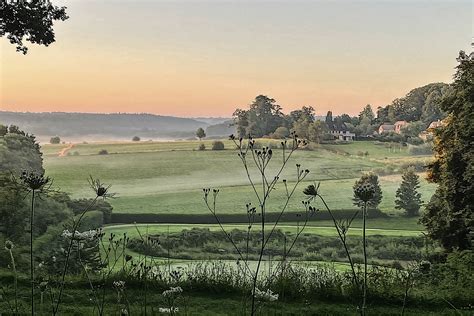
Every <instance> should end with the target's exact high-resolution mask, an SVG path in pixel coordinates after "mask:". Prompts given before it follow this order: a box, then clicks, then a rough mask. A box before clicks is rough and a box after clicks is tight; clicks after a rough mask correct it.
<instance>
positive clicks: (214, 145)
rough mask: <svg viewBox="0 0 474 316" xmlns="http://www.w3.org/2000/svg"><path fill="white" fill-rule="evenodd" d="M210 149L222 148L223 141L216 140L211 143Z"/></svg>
mask: <svg viewBox="0 0 474 316" xmlns="http://www.w3.org/2000/svg"><path fill="white" fill-rule="evenodd" d="M212 150H224V143H223V142H221V141H220V140H216V141H214V142H213V143H212Z"/></svg>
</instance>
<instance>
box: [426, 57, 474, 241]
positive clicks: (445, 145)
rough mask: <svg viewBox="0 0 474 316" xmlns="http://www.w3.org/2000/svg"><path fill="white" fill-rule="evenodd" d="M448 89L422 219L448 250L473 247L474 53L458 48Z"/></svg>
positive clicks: (429, 231)
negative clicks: (429, 193) (432, 186)
mask: <svg viewBox="0 0 474 316" xmlns="http://www.w3.org/2000/svg"><path fill="white" fill-rule="evenodd" d="M457 61H458V63H459V64H458V66H457V67H456V73H455V75H454V82H453V83H452V89H451V91H450V92H449V93H448V94H447V95H445V96H444V97H443V99H442V101H441V103H440V107H441V109H442V110H443V111H445V112H446V113H447V114H448V117H447V119H446V120H445V126H444V127H443V128H440V129H437V130H436V132H435V141H434V144H435V145H434V150H435V153H436V154H435V157H436V160H435V161H434V163H432V164H431V165H430V166H429V174H428V176H429V179H430V180H431V181H433V182H435V183H437V184H438V187H437V189H436V192H435V194H434V195H433V197H432V198H431V200H430V202H429V204H428V205H427V207H426V212H425V213H424V215H423V217H422V222H423V223H424V224H425V225H426V228H427V231H428V234H429V236H431V237H432V238H433V239H435V240H439V241H440V242H441V244H442V245H443V246H444V247H445V248H446V249H448V250H452V249H455V248H458V249H469V248H471V247H472V232H473V227H474V146H473V145H472V143H473V139H474V124H473V122H474V54H473V53H471V54H466V53H465V52H462V51H461V52H460V53H459V57H458V58H457Z"/></svg>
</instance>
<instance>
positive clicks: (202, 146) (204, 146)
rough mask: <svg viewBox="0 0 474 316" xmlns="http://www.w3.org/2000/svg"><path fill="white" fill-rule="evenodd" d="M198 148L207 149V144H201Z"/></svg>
mask: <svg viewBox="0 0 474 316" xmlns="http://www.w3.org/2000/svg"><path fill="white" fill-rule="evenodd" d="M198 149H199V150H206V145H204V144H199V147H198Z"/></svg>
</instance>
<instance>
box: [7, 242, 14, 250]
mask: <svg viewBox="0 0 474 316" xmlns="http://www.w3.org/2000/svg"><path fill="white" fill-rule="evenodd" d="M13 247H15V245H14V244H13V243H12V242H11V241H10V240H7V241H5V250H7V251H11V250H12V249H13Z"/></svg>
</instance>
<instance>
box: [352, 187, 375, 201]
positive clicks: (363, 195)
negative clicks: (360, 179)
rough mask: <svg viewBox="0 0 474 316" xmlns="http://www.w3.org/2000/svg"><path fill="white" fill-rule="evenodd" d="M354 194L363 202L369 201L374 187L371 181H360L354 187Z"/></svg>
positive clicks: (372, 195)
mask: <svg viewBox="0 0 474 316" xmlns="http://www.w3.org/2000/svg"><path fill="white" fill-rule="evenodd" d="M354 194H355V195H356V196H357V197H358V198H359V199H360V200H361V201H364V202H368V201H370V200H371V199H372V198H373V197H374V194H375V187H374V186H373V184H371V183H362V184H360V185H358V186H357V187H356V188H355V189H354Z"/></svg>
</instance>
